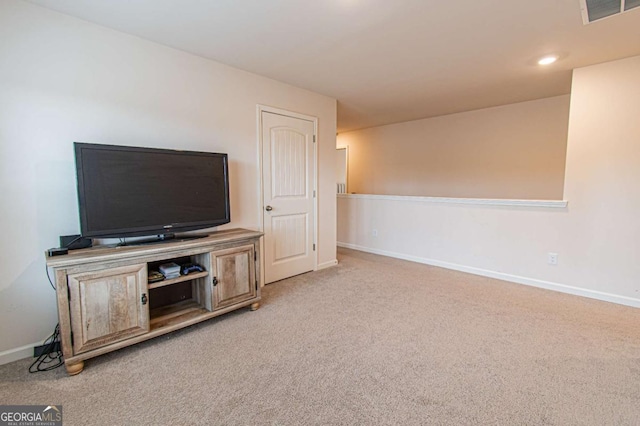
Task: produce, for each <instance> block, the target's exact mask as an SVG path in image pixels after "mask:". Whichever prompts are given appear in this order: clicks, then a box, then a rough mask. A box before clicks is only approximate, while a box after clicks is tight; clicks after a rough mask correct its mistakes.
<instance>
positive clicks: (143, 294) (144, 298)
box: [142, 293, 148, 305]
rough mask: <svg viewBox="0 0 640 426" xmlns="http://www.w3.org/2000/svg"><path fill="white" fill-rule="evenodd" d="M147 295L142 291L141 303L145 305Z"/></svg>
mask: <svg viewBox="0 0 640 426" xmlns="http://www.w3.org/2000/svg"><path fill="white" fill-rule="evenodd" d="M147 300H148V299H147V295H146V294H145V293H142V304H143V305H146V304H147Z"/></svg>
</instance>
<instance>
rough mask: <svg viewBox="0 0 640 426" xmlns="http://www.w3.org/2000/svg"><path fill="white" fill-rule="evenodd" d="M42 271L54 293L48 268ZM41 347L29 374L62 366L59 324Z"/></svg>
mask: <svg viewBox="0 0 640 426" xmlns="http://www.w3.org/2000/svg"><path fill="white" fill-rule="evenodd" d="M44 269H45V271H46V272H47V279H48V280H49V284H50V285H51V288H52V289H53V291H56V286H55V285H53V281H51V277H50V276H49V268H47V267H46V265H45V267H44ZM43 346H44V348H43V351H42V353H41V354H40V356H38V358H36V360H35V361H33V364H31V365H30V366H29V373H39V372H42V371H50V370H53V369H55V368H58V367H60V366H61V365H62V364H64V358H63V355H62V349H61V348H60V324H56V328H55V329H54V330H53V334H52V335H51V336H49V337H47V339H46V340H45V341H44V345H43Z"/></svg>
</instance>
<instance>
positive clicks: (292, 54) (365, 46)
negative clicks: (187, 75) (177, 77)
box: [31, 0, 640, 131]
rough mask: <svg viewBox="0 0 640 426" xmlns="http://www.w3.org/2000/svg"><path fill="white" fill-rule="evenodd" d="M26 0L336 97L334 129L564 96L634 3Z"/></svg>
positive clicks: (633, 43)
mask: <svg viewBox="0 0 640 426" xmlns="http://www.w3.org/2000/svg"><path fill="white" fill-rule="evenodd" d="M31 2H32V3H35V4H39V5H41V6H44V7H47V8H49V9H53V10H56V11H59V12H62V13H65V14H68V15H72V16H76V17H78V18H82V19H85V20H87V21H91V22H94V23H97V24H100V25H103V26H106V27H109V28H113V29H116V30H119V31H122V32H125V33H129V34H133V35H136V36H139V37H142V38H145V39H147V40H151V41H155V42H158V43H161V44H164V45H167V46H172V47H175V48H177V49H181V50H184V51H187V52H191V53H194V54H196V55H200V56H203V57H206V58H210V59H213V60H216V61H219V62H222V63H225V64H228V65H231V66H234V67H237V68H241V69H243V70H247V71H251V72H254V73H257V74H260V75H263V76H267V77H270V78H273V79H275V80H279V81H282V82H286V83H289V84H292V85H294V86H298V87H302V88H306V89H309V90H312V91H314V92H318V93H322V94H324V95H328V96H331V97H334V98H336V99H338V128H339V130H340V131H345V130H353V129H359V128H364V127H371V126H376V125H381V124H388V123H395V122H401V121H407V120H413V119H417V118H424V117H432V116H437V115H443V114H449V113H454V112H460V111H468V110H472V109H477V108H484V107H489V106H495V105H502V104H507V103H512V102H519V101H525V100H532V99H539V98H544V97H549V96H554V95H561V94H566V93H569V90H570V85H571V70H572V69H573V68H577V67H582V66H585V65H591V64H595V63H599V62H605V61H610V60H613V59H619V58H624V57H628V56H634V55H638V54H640V8H637V9H634V10H631V11H629V12H627V13H624V14H622V15H618V16H615V17H611V18H607V19H603V20H601V21H597V22H594V23H592V24H589V25H586V26H585V25H583V24H582V18H581V12H580V0H529V1H521V0H516V1H507V0H482V1H479V0H457V1H434V0H315V1H309V0H269V1H267V0H210V1H205V0H108V1H90V0H31ZM547 53H556V54H560V55H561V59H560V60H559V61H558V62H557V63H556V64H554V65H551V66H549V67H547V68H543V67H540V66H539V65H537V64H536V60H537V59H538V58H539V57H540V56H542V55H544V54H547Z"/></svg>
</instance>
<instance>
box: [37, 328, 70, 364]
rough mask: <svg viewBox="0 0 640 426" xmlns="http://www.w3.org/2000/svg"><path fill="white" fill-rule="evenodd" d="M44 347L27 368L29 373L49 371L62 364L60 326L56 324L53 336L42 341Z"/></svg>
mask: <svg viewBox="0 0 640 426" xmlns="http://www.w3.org/2000/svg"><path fill="white" fill-rule="evenodd" d="M44 346H45V348H44V350H43V351H42V353H41V354H40V356H39V357H38V358H36V360H35V361H33V364H31V365H30V366H29V373H39V372H42V371H50V370H53V369H55V368H58V367H60V366H61V365H62V364H64V359H63V356H62V350H61V349H60V324H56V328H55V330H54V331H53V334H52V335H51V336H49V337H48V338H47V340H45V341H44Z"/></svg>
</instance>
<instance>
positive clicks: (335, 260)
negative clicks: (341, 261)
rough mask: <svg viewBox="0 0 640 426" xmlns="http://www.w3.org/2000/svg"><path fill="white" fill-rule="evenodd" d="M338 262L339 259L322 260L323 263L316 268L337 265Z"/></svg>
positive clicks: (317, 269)
mask: <svg viewBox="0 0 640 426" xmlns="http://www.w3.org/2000/svg"><path fill="white" fill-rule="evenodd" d="M337 264H338V260H337V259H333V260H330V261H328V262H322V263H321V264H319V265H318V267H317V268H316V269H315V270H316V271H319V270H321V269H327V268H331V267H332V266H336V265H337Z"/></svg>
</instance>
